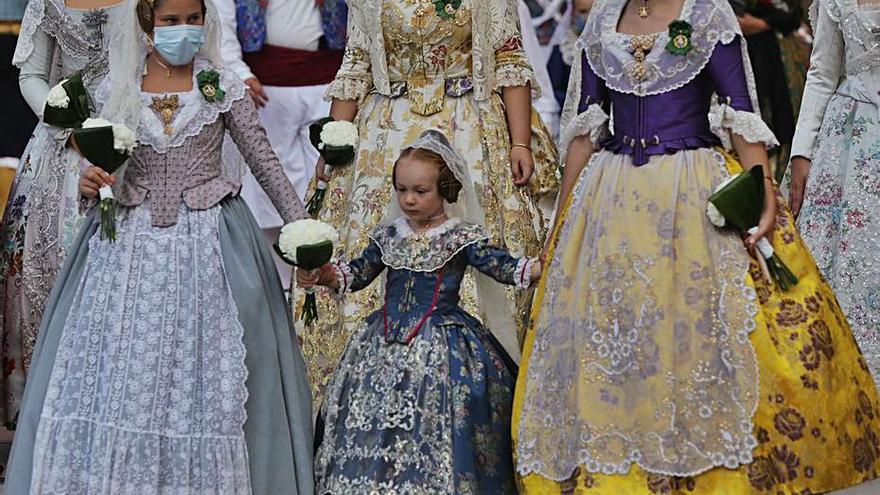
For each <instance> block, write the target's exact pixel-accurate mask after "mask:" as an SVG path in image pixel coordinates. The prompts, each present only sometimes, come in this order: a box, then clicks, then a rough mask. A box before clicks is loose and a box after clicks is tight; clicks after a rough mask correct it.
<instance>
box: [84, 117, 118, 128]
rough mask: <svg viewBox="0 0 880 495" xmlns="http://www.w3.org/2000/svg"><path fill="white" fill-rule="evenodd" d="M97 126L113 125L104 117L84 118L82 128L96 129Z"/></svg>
mask: <svg viewBox="0 0 880 495" xmlns="http://www.w3.org/2000/svg"><path fill="white" fill-rule="evenodd" d="M98 127H113V124H112V123H111V122H110V121H109V120H105V119H86V121H85V122H83V129H96V128H98Z"/></svg>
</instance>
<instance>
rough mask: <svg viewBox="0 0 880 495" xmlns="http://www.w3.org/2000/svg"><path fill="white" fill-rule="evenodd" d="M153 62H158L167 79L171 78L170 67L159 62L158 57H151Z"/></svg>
mask: <svg viewBox="0 0 880 495" xmlns="http://www.w3.org/2000/svg"><path fill="white" fill-rule="evenodd" d="M153 62H156V63H157V64H159V67H162V68H163V69H165V77H167V78H169V79H170V78H171V76H172V72H171V67H168V66H167V65H165V64H163V63H162V62H160V61H159V57H153Z"/></svg>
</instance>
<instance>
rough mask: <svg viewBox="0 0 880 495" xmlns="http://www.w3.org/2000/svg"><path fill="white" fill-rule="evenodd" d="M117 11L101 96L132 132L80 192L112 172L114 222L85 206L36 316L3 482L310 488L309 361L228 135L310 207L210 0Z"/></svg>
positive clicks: (264, 175)
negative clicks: (118, 164)
mask: <svg viewBox="0 0 880 495" xmlns="http://www.w3.org/2000/svg"><path fill="white" fill-rule="evenodd" d="M124 9H125V13H124V18H123V19H122V20H121V21H120V23H121V26H122V27H121V30H120V36H118V37H115V38H114V40H113V44H112V46H111V50H110V58H111V61H112V64H111V65H112V66H113V69H112V70H111V71H110V75H109V76H108V77H107V78H106V80H105V81H104V83H103V84H102V85H101V86H100V87H99V89H98V94H99V95H100V96H99V97H100V98H101V99H102V100H103V101H106V102H107V103H106V105H105V106H104V109H103V110H102V112H101V116H102V117H103V118H106V119H107V120H109V121H111V122H114V123H123V124H126V125H128V126H129V128H131V129H137V139H138V147H137V148H136V149H135V150H134V152H133V153H132V155H131V157H130V159H129V160H128V162H127V164H126V165H125V173H124V174H123V175H122V176H121V177H118V178H117V179H116V180H111V179H109V178H108V176H107V175H106V174H105V173H103V172H101V171H100V169H98V168H97V167H91V168H89V169H88V170H87V171H86V172H85V175H84V176H83V179H82V180H81V182H80V191H81V192H82V194H83V196H84V197H85V198H94V197H95V195H96V193H97V187H98V186H99V185H102V184H107V183H108V182H110V183H115V185H114V195H115V197H116V201H117V202H118V203H119V211H118V212H117V214H116V215H115V219H116V227H117V233H118V236H117V239H116V240H115V241H110V240H105V239H102V238H101V236H100V235H98V234H97V229H98V227H99V225H98V223H99V220H98V218H99V217H100V215H95V212H94V210H95V208H91V210H90V213H89V215H88V216H87V217H86V220H85V224H84V227H83V229H82V230H81V232H80V235H79V236H78V238H77V240H76V242H74V243H73V247H72V249H71V252H70V255H69V256H68V259H67V261H66V262H65V265H64V267H63V269H62V270H61V273H60V274H59V277H58V282H57V285H56V289H55V291H54V292H53V297H52V298H51V299H50V301H49V304H48V306H47V310H46V312H45V315H44V318H43V323H42V326H41V332H40V336H39V339H38V341H37V346H36V348H37V352H35V360H34V364H33V366H32V368H31V375H30V379H29V380H28V384H27V388H26V389H25V394H24V400H23V403H22V414H21V416H20V418H21V419H20V421H19V425H18V431H17V432H16V436H15V441H14V443H13V448H12V457H11V461H10V465H9V470H8V471H7V472H8V476H7V479H6V486H5V487H4V489H5V493H8V494H15V495H23V494H26V493H30V494H42V493H46V494H48V493H66V494H70V495H76V494H90V495H94V494H106V495H142V494H159V493H200V494H215V495H243V494H244V495H250V494H259V495H275V494H295V495H312V493H313V491H314V482H313V474H312V448H313V447H312V410H311V396H310V394H309V387H308V382H307V380H306V374H305V363H304V362H303V359H302V356H301V354H300V351H299V347H298V345H297V342H296V338H295V336H294V334H293V325H292V321H291V317H290V314H289V311H288V306H287V302H286V300H285V297H284V292H283V290H282V288H281V283H280V281H279V279H278V275H277V273H276V271H275V267H274V265H273V261H272V257H271V254H270V253H269V251H268V249H267V247H266V246H265V244H264V242H263V241H262V234H261V232H260V229H259V227H258V226H257V224H256V221H255V220H254V219H253V216H252V215H251V213H250V211H249V210H248V208H247V206H246V205H245V204H244V201H243V200H242V199H241V198H240V197H238V196H237V195H236V194H237V192H238V190H239V188H240V184H239V183H236V182H235V179H236V177H232V176H228V175H226V174H224V173H223V167H222V165H221V162H222V160H221V157H222V150H221V149H222V146H223V141H224V135H226V134H227V133H228V135H229V136H230V137H231V138H232V139H233V140H234V142H235V144H236V145H237V146H238V148H239V150H240V151H241V154H242V156H243V157H244V158H245V161H246V162H247V164H248V165H249V166H250V167H251V170H252V171H253V173H254V175H255V176H256V177H257V179H258V181H259V182H260V184H261V185H262V187H263V188H264V189H265V191H266V193H267V194H268V195H269V197H270V198H271V199H272V201H273V204H274V205H275V207H276V208H277V209H278V211H279V213H280V215H281V217H282V218H284V219H285V221H288V222H289V221H292V220H295V219H298V218H302V217H304V216H305V210H304V209H303V206H302V204H301V202H300V201H299V199H298V198H297V196H296V193H295V191H294V189H293V187H292V186H291V184H290V182H289V181H288V180H287V177H286V176H285V174H284V172H283V170H282V167H281V163H280V162H279V161H278V158H277V157H276V155H275V154H274V153H273V152H272V149H271V146H270V145H269V141H268V139H267V137H266V134H265V131H264V130H263V128H262V127H261V126H260V120H259V116H258V114H257V111H256V108H255V106H254V103H253V101H252V99H251V98H249V97H247V93H246V87H245V86H244V84H243V83H242V82H241V81H240V80H239V79H238V78H237V77H235V76H234V75H233V74H232V73H231V72H229V71H228V70H226V69H225V68H224V67H223V64H222V62H221V59H220V57H219V55H218V51H219V49H218V48H219V29H218V25H217V18H216V13H215V11H214V7H213V4H212V3H211V0H204V3H203V2H200V1H199V0H129V1H127V2H126V5H125V6H124ZM153 45H155V48H154V49H153V50H152V51H149V52H148V46H153ZM87 203H89V204H94V200H91V199H89V200H88V201H87Z"/></svg>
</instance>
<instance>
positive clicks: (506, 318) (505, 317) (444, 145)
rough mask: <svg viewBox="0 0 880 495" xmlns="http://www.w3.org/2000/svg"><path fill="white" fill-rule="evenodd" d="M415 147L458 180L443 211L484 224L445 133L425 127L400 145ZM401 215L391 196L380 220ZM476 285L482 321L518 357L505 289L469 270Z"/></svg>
mask: <svg viewBox="0 0 880 495" xmlns="http://www.w3.org/2000/svg"><path fill="white" fill-rule="evenodd" d="M409 148H418V149H424V150H428V151H433V152H434V153H437V154H438V155H440V156H441V157H442V158H443V161H444V162H446V166H448V167H449V169H450V170H451V171H452V173H453V175H455V178H456V179H458V181H459V182H461V185H462V188H461V191H460V192H459V194H458V201H456V202H455V203H445V206H446V213H447V214H448V215H449V216H450V217H456V218H459V219H461V220H464V221H466V222H469V223H474V224H477V225H485V222H486V218H485V216H484V215H483V210H482V208H480V202H479V199H478V196H477V193H476V190H477V186H475V184H474V181H473V179H472V178H471V176H470V172H469V171H468V164H467V162H466V161H465V159H464V157H463V156H462V155H461V153H459V152H458V150H456V149H455V147H454V146H452V145H451V144H450V143H449V140H448V139H447V138H446V136H445V135H444V134H443V133H442V132H440V131H437V130H427V131H424V132H422V134H421V135H420V136H419V137H418V138H417V139H416V140H415V141H413V142H412V143H411V144H409V145H407V146H404V149H409ZM401 216H403V212H402V211H401V210H400V206H399V205H398V204H397V199H396V198H393V199H392V200H391V202H390V203H389V205H388V208H387V210H386V213H385V217H384V218H383V221H382V223H383V224H388V223H391V222H393V221H394V220H395V219H397V218H399V217H401ZM473 275H474V280H475V282H476V285H477V297H478V298H479V307H480V312H481V314H480V316H481V319H482V320H483V323H484V324H486V326H487V327H488V328H489V329H490V330H491V331H492V333H493V334H494V335H495V337H496V338H497V339H498V341H499V342H500V343H501V345H503V346H504V349H505V350H506V351H507V353H508V354H510V356H511V357H512V358H513V359H515V360H517V361H519V355H520V350H519V343H518V341H517V337H516V329H517V325H516V322H515V321H514V319H513V317H514V315H511V314H508V313H507V312H505V311H504V310H503V308H507V307H508V306H507V305H506V300H507V299H506V298H507V294H506V289H505V287H504V286H502V285H501V284H499V283H498V282H496V281H494V280H492V279H491V278H489V277H487V276H485V275H483V274H481V273H478V272H476V271H473Z"/></svg>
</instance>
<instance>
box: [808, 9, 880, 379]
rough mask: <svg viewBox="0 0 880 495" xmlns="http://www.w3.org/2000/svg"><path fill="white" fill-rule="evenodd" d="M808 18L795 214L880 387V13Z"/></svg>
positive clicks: (833, 12) (830, 12)
mask: <svg viewBox="0 0 880 495" xmlns="http://www.w3.org/2000/svg"><path fill="white" fill-rule="evenodd" d="M810 14H811V15H810V17H811V18H812V23H813V35H814V41H813V46H814V48H813V54H812V56H811V59H810V71H809V73H808V74H807V85H806V88H805V89H804V100H803V104H802V107H801V114H800V118H799V119H798V124H797V130H796V131H795V136H794V145H793V146H792V156H793V157H794V158H793V159H792V160H791V166H792V170H791V174H792V184H791V204H792V209H793V210H794V212H795V215H796V216H797V217H798V227H799V228H800V230H801V232H802V233H803V236H804V240H805V241H806V242H807V245H808V246H810V249H811V250H812V251H813V255H814V256H815V257H816V262H817V263H818V264H819V267H820V268H821V269H822V273H823V274H824V275H825V278H826V279H828V281H829V282H830V283H831V286H832V287H834V290H835V291H836V292H837V296H838V298H839V299H840V304H841V306H842V307H843V311H844V312H845V313H846V316H847V318H848V319H849V323H850V325H852V327H853V333H854V334H855V336H856V341H858V343H859V347H861V349H862V352H863V353H864V355H865V360H866V361H867V362H868V367H870V368H871V371H872V373H873V374H874V380H875V381H877V382H880V250H878V249H877V245H878V243H880V37H878V32H880V3H878V2H876V1H857V0H815V1H814V2H813V5H812V7H811V12H810ZM808 177H809V180H807V178H808Z"/></svg>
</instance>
